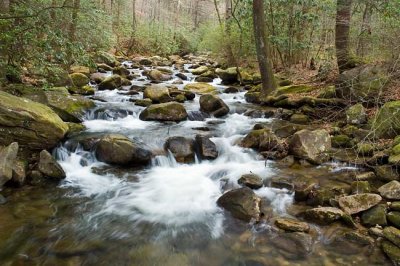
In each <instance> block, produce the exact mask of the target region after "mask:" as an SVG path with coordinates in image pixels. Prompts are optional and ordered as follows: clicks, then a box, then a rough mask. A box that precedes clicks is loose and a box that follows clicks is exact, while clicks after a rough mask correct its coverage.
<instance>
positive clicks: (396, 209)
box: [390, 201, 400, 211]
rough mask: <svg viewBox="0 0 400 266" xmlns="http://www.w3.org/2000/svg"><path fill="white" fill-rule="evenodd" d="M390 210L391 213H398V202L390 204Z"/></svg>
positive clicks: (399, 205)
mask: <svg viewBox="0 0 400 266" xmlns="http://www.w3.org/2000/svg"><path fill="white" fill-rule="evenodd" d="M390 209H391V210H392V211H400V201H395V202H392V203H391V204H390Z"/></svg>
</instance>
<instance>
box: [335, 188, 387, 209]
mask: <svg viewBox="0 0 400 266" xmlns="http://www.w3.org/2000/svg"><path fill="white" fill-rule="evenodd" d="M381 200H382V197H381V196H379V195H378V194H372V193H363V194H357V195H350V196H344V197H341V198H339V206H340V208H341V209H342V210H343V211H344V212H345V213H347V214H356V213H359V212H362V211H365V210H368V209H370V208H372V207H374V206H375V205H377V204H378V203H379V202H381Z"/></svg>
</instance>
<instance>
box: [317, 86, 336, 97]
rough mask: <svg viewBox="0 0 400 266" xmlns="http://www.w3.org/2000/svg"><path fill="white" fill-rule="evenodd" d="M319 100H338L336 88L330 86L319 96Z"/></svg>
mask: <svg viewBox="0 0 400 266" xmlns="http://www.w3.org/2000/svg"><path fill="white" fill-rule="evenodd" d="M317 98H324V99H331V98H336V88H335V86H329V87H327V88H324V89H322V91H321V92H320V93H319V94H318V96H317Z"/></svg>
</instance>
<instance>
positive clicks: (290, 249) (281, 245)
mask: <svg viewBox="0 0 400 266" xmlns="http://www.w3.org/2000/svg"><path fill="white" fill-rule="evenodd" d="M271 241H272V244H273V245H274V246H276V247H277V248H278V251H279V252H280V253H281V254H282V255H283V256H284V257H286V258H289V259H298V258H306V257H307V256H308V255H309V254H311V252H312V249H313V245H314V241H313V239H312V237H311V236H310V235H309V234H306V233H301V232H293V233H282V234H279V235H278V236H277V237H275V238H273V239H272V240H271Z"/></svg>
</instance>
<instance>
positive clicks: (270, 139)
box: [241, 128, 281, 151]
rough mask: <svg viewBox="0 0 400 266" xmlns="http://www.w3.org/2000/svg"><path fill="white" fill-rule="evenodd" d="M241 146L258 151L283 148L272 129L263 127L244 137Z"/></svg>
mask: <svg viewBox="0 0 400 266" xmlns="http://www.w3.org/2000/svg"><path fill="white" fill-rule="evenodd" d="M241 146H242V147H244V148H252V149H256V150H258V151H275V150H279V149H280V148H281V142H280V141H279V139H278V137H277V136H276V135H275V134H274V133H273V132H272V131H271V130H270V129H268V128H263V129H254V130H252V131H250V133H249V134H247V135H246V136H245V137H244V138H243V140H242V142H241Z"/></svg>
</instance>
